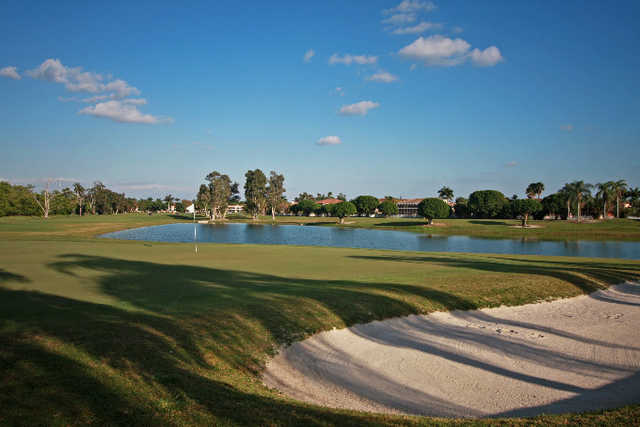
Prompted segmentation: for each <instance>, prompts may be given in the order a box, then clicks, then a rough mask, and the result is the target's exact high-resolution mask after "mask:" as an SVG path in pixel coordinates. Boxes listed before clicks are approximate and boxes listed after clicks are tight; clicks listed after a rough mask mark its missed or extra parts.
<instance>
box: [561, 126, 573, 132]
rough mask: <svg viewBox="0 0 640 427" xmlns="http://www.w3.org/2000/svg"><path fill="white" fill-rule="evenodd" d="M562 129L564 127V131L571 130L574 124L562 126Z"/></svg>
mask: <svg viewBox="0 0 640 427" xmlns="http://www.w3.org/2000/svg"><path fill="white" fill-rule="evenodd" d="M560 129H562V130H563V131H566V132H571V131H572V130H573V125H572V124H567V125H564V126H560Z"/></svg>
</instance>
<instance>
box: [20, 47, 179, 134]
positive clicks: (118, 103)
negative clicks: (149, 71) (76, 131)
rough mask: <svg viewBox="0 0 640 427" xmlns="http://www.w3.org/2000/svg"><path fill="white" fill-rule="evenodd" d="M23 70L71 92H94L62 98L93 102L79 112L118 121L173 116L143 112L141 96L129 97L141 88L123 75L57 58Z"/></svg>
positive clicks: (153, 120)
mask: <svg viewBox="0 0 640 427" xmlns="http://www.w3.org/2000/svg"><path fill="white" fill-rule="evenodd" d="M26 74H27V75H28V76H30V77H32V78H34V79H39V80H44V81H48V82H52V83H58V84H62V85H64V87H65V88H66V89H67V90H68V91H70V92H85V93H90V94H95V95H94V96H91V97H88V98H77V97H70V98H63V97H58V99H59V100H61V101H63V102H69V101H75V102H85V103H88V104H95V105H92V106H89V107H86V108H83V109H82V110H80V111H79V112H78V113H79V114H86V115H92V116H95V117H102V118H107V119H111V120H113V121H115V122H120V123H146V124H158V123H171V122H173V119H171V118H169V117H167V118H162V117H156V116H153V115H151V114H144V113H142V112H141V111H140V110H138V108H137V107H138V106H141V105H145V104H146V103H147V100H146V99H144V98H130V97H131V96H137V95H140V90H139V89H138V88H136V87H134V86H131V85H130V84H129V83H127V82H126V81H124V80H122V79H116V78H113V77H112V76H111V75H106V76H104V75H102V74H99V73H95V72H93V71H84V70H83V69H82V67H68V66H65V65H64V64H62V62H61V61H60V60H59V59H53V58H49V59H47V60H45V61H44V62H43V63H42V64H40V65H39V66H38V67H36V68H34V69H32V70H28V71H27V72H26Z"/></svg>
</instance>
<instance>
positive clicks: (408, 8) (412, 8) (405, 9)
mask: <svg viewBox="0 0 640 427" xmlns="http://www.w3.org/2000/svg"><path fill="white" fill-rule="evenodd" d="M435 9H436V5H435V4H433V2H430V1H420V0H404V1H402V2H401V3H400V4H399V5H397V6H396V7H392V8H391V9H387V10H385V11H384V12H383V13H384V14H386V15H391V14H394V13H398V12H400V13H410V12H419V11H424V12H431V11H433V10H435Z"/></svg>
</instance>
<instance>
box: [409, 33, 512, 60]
mask: <svg viewBox="0 0 640 427" xmlns="http://www.w3.org/2000/svg"><path fill="white" fill-rule="evenodd" d="M470 49H471V45H470V44H469V43H468V42H467V41H465V40H463V39H461V38H457V39H450V38H448V37H444V36H441V35H433V36H429V37H426V38H425V37H418V39H416V40H415V41H414V42H413V43H411V44H410V45H407V46H405V47H403V48H402V49H400V51H399V52H398V54H400V56H404V57H406V58H410V59H416V60H420V61H422V62H424V64H425V65H428V66H443V67H450V66H454V65H460V64H462V63H464V62H465V61H467V60H469V59H470V60H471V62H472V63H473V64H474V65H476V66H479V67H490V66H494V65H496V64H497V63H499V62H502V61H503V60H504V58H503V57H502V54H501V53H500V50H499V49H498V48H497V47H495V46H490V47H488V48H486V49H485V50H480V49H473V50H472V51H470Z"/></svg>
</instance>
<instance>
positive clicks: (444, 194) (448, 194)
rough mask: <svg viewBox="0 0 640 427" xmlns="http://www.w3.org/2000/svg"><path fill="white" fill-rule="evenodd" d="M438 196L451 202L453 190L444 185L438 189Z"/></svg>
mask: <svg viewBox="0 0 640 427" xmlns="http://www.w3.org/2000/svg"><path fill="white" fill-rule="evenodd" d="M438 197H440V198H441V199H444V200H447V201H449V202H451V201H453V190H452V189H451V188H449V187H447V186H446V185H445V186H443V187H442V188H441V189H439V190H438Z"/></svg>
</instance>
